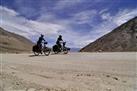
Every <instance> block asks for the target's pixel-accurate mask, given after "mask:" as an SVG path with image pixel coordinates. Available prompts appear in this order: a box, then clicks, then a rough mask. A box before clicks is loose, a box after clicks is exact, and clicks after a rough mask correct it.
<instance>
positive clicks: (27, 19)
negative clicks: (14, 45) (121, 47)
mask: <svg viewBox="0 0 137 91" xmlns="http://www.w3.org/2000/svg"><path fill="white" fill-rule="evenodd" d="M0 16H1V24H0V26H1V27H3V28H4V29H6V30H8V31H11V32H15V33H18V34H20V35H23V36H25V37H27V38H29V39H31V40H32V41H33V42H36V41H37V39H38V37H39V35H40V34H41V33H43V34H44V35H45V39H46V40H47V41H48V42H49V46H52V45H53V44H55V41H56V38H57V36H58V35H60V34H61V35H63V39H64V41H67V43H68V44H67V45H68V46H70V47H77V48H79V47H84V46H85V45H87V44H88V43H90V42H93V41H95V40H96V39H97V38H99V37H101V36H102V35H104V34H106V33H108V32H110V31H112V29H114V28H116V27H118V26H119V25H121V24H122V23H125V22H126V21H128V20H129V19H131V18H133V17H135V16H137V0H1V3H0Z"/></svg>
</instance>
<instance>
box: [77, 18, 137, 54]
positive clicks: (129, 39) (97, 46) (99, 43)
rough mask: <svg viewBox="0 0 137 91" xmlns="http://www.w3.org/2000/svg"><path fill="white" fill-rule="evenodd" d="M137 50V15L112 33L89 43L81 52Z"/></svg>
mask: <svg viewBox="0 0 137 91" xmlns="http://www.w3.org/2000/svg"><path fill="white" fill-rule="evenodd" d="M97 51H103V52H126V51H137V17H135V18H133V19H131V20H129V21H128V22H126V23H124V24H122V25H121V26H119V27H117V28H115V29H114V30H113V31H111V32H110V33H108V34H106V35H104V36H102V37H101V38H99V39H97V40H96V41H94V42H92V43H90V44H88V45H87V46H85V47H84V48H82V49H81V50H80V52H97Z"/></svg>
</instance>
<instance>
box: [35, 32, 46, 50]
mask: <svg viewBox="0 0 137 91" xmlns="http://www.w3.org/2000/svg"><path fill="white" fill-rule="evenodd" d="M42 41H45V39H44V35H42V34H41V36H40V37H39V40H38V41H37V46H38V47H39V48H40V50H41V49H42Z"/></svg>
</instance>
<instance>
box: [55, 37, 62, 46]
mask: <svg viewBox="0 0 137 91" xmlns="http://www.w3.org/2000/svg"><path fill="white" fill-rule="evenodd" d="M61 41H63V39H62V36H61V35H59V37H58V39H57V42H56V44H57V45H58V47H59V48H61V43H60V42H61Z"/></svg>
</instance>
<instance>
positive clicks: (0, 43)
mask: <svg viewBox="0 0 137 91" xmlns="http://www.w3.org/2000/svg"><path fill="white" fill-rule="evenodd" d="M33 44H34V43H32V42H31V41H30V40H29V39H27V38H25V37H24V36H21V35H19V34H15V33H11V32H9V31H6V30H5V29H3V28H2V27H0V52H1V53H5V52H8V53H20V52H30V51H31V49H32V46H33Z"/></svg>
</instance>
